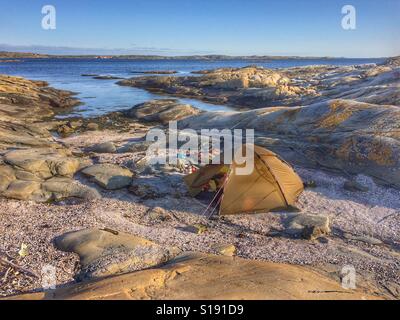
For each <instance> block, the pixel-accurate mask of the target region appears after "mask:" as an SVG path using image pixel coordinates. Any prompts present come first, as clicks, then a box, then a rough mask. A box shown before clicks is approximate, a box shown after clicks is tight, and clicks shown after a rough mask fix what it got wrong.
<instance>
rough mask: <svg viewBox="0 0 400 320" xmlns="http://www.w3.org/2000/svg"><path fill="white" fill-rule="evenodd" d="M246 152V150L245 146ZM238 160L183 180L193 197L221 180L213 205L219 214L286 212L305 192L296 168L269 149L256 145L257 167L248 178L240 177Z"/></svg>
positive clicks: (246, 176)
mask: <svg viewBox="0 0 400 320" xmlns="http://www.w3.org/2000/svg"><path fill="white" fill-rule="evenodd" d="M243 149H244V150H246V148H245V146H244V147H243ZM235 159H236V157H235ZM235 159H233V161H232V164H209V165H206V166H205V167H202V168H200V169H198V170H197V171H195V172H193V173H192V174H189V175H187V176H186V177H185V178H184V181H185V183H186V185H187V186H188V188H189V193H190V194H191V195H192V196H194V197H195V196H196V195H198V194H199V193H201V192H202V191H203V190H204V187H205V186H209V182H210V181H211V180H213V181H219V183H218V185H220V188H219V190H218V191H217V193H216V195H215V197H214V199H213V200H212V202H213V201H216V205H215V206H217V205H218V204H220V208H219V214H220V215H232V214H240V213H257V212H266V211H271V210H274V209H284V208H287V207H289V206H293V205H294V204H295V202H296V200H297V198H298V197H299V195H300V194H301V193H302V192H303V190H304V186H303V182H302V180H301V178H300V177H299V176H298V175H297V173H296V172H295V171H294V169H293V168H292V167H291V166H290V165H289V164H288V163H287V162H285V161H284V160H282V159H280V158H279V156H278V155H276V154H275V153H273V152H272V151H270V150H267V149H265V148H262V147H259V146H254V167H253V169H252V171H251V172H250V174H248V175H238V174H237V172H236V168H239V167H244V166H245V164H238V163H236V162H235ZM212 202H211V203H210V205H209V206H208V207H207V210H208V209H209V208H211V205H212ZM214 211H215V208H214V209H213V210H212V212H214Z"/></svg>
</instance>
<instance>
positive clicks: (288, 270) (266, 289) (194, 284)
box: [14, 253, 378, 300]
mask: <svg viewBox="0 0 400 320" xmlns="http://www.w3.org/2000/svg"><path fill="white" fill-rule="evenodd" d="M227 284H229V290H227ZM14 299H37V300H39V299H57V300H58V299H74V300H97V299H99V300H104V299H106V300H114V299H118V300H130V299H132V300H138V299H154V300H162V299H168V300H175V299H193V300H202V299H207V300H213V299H221V300H242V299H248V300H277V299H283V300H332V299H333V300H349V299H351V300H366V299H368V300H369V299H372V300H373V299H378V298H377V297H376V296H373V295H371V294H368V293H364V292H362V291H358V290H346V289H343V288H342V287H341V285H340V283H339V282H336V281H333V280H331V279H329V278H327V277H325V276H322V275H320V274H318V273H315V272H313V271H310V270H309V269H306V268H304V267H299V266H294V265H285V264H278V263H271V262H264V261H254V260H245V259H241V258H236V257H227V256H216V255H207V254H201V253H184V254H182V255H180V256H178V257H176V258H175V259H173V260H171V261H170V262H168V263H167V264H166V265H165V266H163V267H159V268H151V269H148V270H143V271H137V272H133V273H128V274H125V275H120V276H117V277H112V278H107V279H103V280H98V281H90V282H83V283H78V284H73V285H70V286H66V287H61V288H58V289H56V290H55V291H50V292H47V293H46V292H41V293H33V294H26V295H21V296H16V297H14Z"/></svg>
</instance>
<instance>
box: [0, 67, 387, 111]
mask: <svg viewBox="0 0 400 320" xmlns="http://www.w3.org/2000/svg"><path fill="white" fill-rule="evenodd" d="M382 61H383V59H334V60H319V59H313V60H310V59H305V60H284V59H283V60H270V61H264V62H259V61H257V62H254V61H247V60H231V61H199V60H172V61H167V60H162V61H149V60H143V61H137V60H136V61H133V60H97V59H91V60H88V59H79V60H74V59H40V60H37V59H31V60H29V59H28V60H24V61H23V62H15V63H0V74H9V75H17V76H23V77H26V78H28V79H32V80H45V81H47V82H48V83H49V84H50V85H51V86H53V87H55V88H58V89H65V90H70V91H74V92H77V93H78V98H79V99H80V100H81V101H82V103H83V104H82V105H80V106H78V107H76V108H75V109H74V110H73V112H72V113H68V114H65V115H64V116H71V115H76V116H77V115H79V116H83V117H90V116H95V115H101V114H104V113H107V112H110V111H113V110H118V109H126V108H130V107H132V106H133V105H135V104H138V103H142V102H145V101H148V100H150V99H157V98H163V97H165V96H160V95H157V94H152V93H149V92H147V91H145V90H142V89H137V88H131V87H123V86H119V85H117V84H116V82H117V81H118V80H96V79H92V78H91V77H83V76H81V75H82V74H85V73H86V74H87V73H89V74H99V75H112V76H118V77H123V78H128V77H134V76H140V75H141V74H138V72H143V71H153V70H175V71H178V72H179V73H178V75H185V74H190V72H192V71H196V70H204V69H214V68H221V67H244V66H247V65H250V64H252V65H259V66H263V67H268V68H284V67H293V66H304V65H322V64H330V65H353V64H365V63H379V62H382ZM179 100H181V101H182V102H184V103H190V104H192V105H194V106H196V107H198V108H200V109H203V110H207V111H227V110H230V109H229V107H226V106H221V105H212V104H207V103H204V102H200V101H197V100H192V99H181V98H180V99H179Z"/></svg>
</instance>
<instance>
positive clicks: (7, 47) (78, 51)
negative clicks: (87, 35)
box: [0, 44, 211, 55]
mask: <svg viewBox="0 0 400 320" xmlns="http://www.w3.org/2000/svg"><path fill="white" fill-rule="evenodd" d="M0 51H11V52H32V53H40V54H53V55H195V54H211V52H209V51H199V50H187V49H172V48H157V47H141V46H137V45H132V46H131V47H130V48H84V47H68V46H43V45H11V44H0Z"/></svg>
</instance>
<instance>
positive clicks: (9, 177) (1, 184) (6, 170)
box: [0, 165, 16, 192]
mask: <svg viewBox="0 0 400 320" xmlns="http://www.w3.org/2000/svg"><path fill="white" fill-rule="evenodd" d="M15 179H16V177H15V174H14V170H13V169H12V168H11V167H10V166H7V165H0V192H3V191H4V190H6V189H7V188H8V186H9V185H10V183H11V182H12V181H14V180H15Z"/></svg>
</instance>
